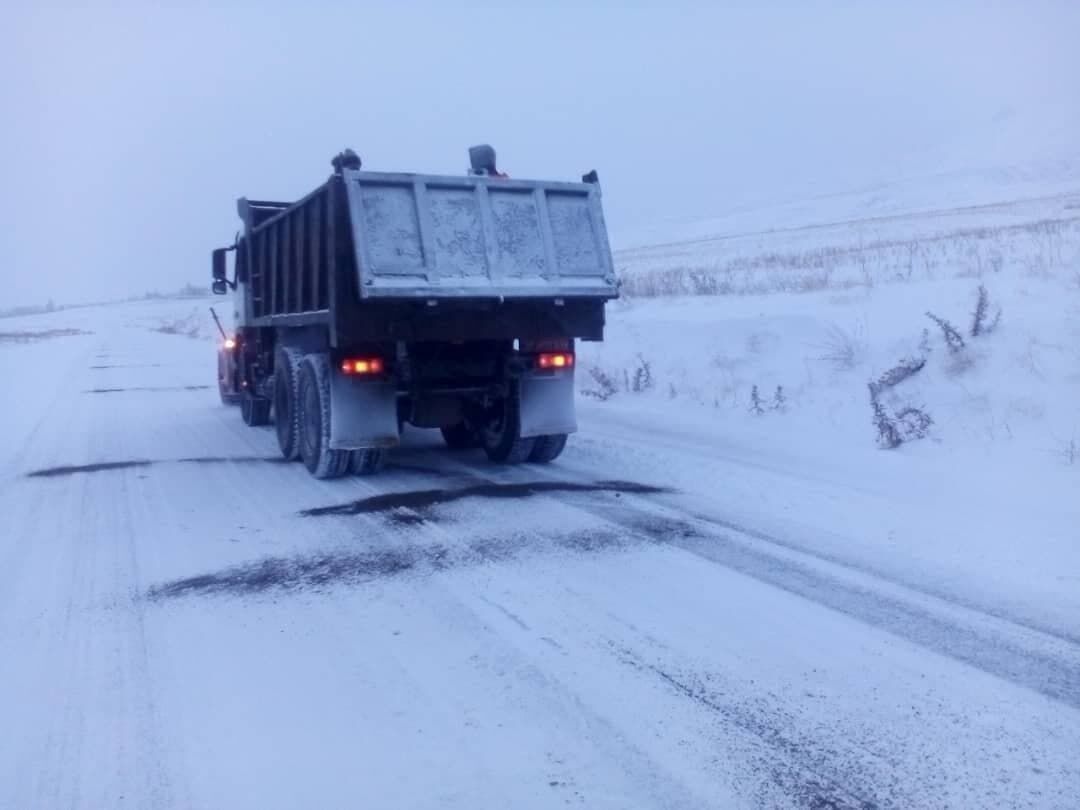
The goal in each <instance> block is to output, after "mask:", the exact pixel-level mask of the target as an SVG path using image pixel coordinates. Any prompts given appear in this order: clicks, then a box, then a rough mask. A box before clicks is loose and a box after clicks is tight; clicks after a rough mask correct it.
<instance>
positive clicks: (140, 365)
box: [90, 363, 161, 371]
mask: <svg viewBox="0 0 1080 810" xmlns="http://www.w3.org/2000/svg"><path fill="white" fill-rule="evenodd" d="M103 368H161V363H135V364H133V365H124V364H118V365H109V364H105V365H99V366H90V369H91V370H92V371H98V370H100V369H103Z"/></svg>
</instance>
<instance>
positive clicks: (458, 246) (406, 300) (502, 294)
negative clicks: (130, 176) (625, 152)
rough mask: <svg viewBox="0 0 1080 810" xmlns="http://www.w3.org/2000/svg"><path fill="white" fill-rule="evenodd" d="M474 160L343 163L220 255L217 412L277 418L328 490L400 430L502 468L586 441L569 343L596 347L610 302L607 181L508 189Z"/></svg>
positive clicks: (349, 158)
mask: <svg viewBox="0 0 1080 810" xmlns="http://www.w3.org/2000/svg"><path fill="white" fill-rule="evenodd" d="M470 157H471V158H472V159H473V167H472V173H471V174H469V175H466V176H460V177H459V176H443V175H419V174H391V173H383V172H368V171H362V170H361V169H360V161H359V158H357V157H356V156H355V155H354V154H352V153H351V152H346V153H342V155H339V156H338V158H335V160H334V167H335V172H334V174H333V175H332V176H331V177H330V179H329V180H327V182H326V183H324V184H323V185H321V186H319V187H318V188H317V189H316V190H315V191H313V192H312V193H311V194H309V195H307V196H306V197H304V198H303V199H301V200H299V201H297V202H295V203H285V202H270V201H257V200H248V199H244V198H241V199H240V200H239V202H238V206H237V207H238V213H239V215H240V218H241V219H242V220H243V223H244V231H243V234H242V236H240V237H239V238H238V239H237V241H236V243H235V244H234V245H233V246H232V247H231V248H220V249H218V250H215V251H214V255H213V278H214V291H215V292H218V293H222V294H224V293H226V292H228V291H229V289H230V288H231V289H232V290H233V291H234V297H235V303H236V307H235V310H234V319H235V322H236V334H235V335H234V336H232V337H231V338H230V339H229V340H227V341H225V342H224V343H223V345H222V349H221V356H220V357H219V375H218V379H219V386H220V388H221V393H222V400H223V401H225V402H232V401H239V402H240V405H241V412H242V414H243V416H244V420H245V421H246V422H247V423H248V424H250V425H259V424H268V423H269V422H270V421H271V417H272V420H273V422H274V424H275V428H276V430H277V434H278V441H279V445H280V447H281V450H282V453H283V454H284V455H285V456H286V457H287V458H301V459H302V460H303V461H304V463H305V464H306V465H307V467H308V469H309V470H310V471H311V472H312V473H313V474H314V475H316V476H318V477H334V476H337V475H341V474H344V473H345V472H348V471H350V470H352V471H353V472H372V471H374V470H376V469H378V467H379V466H380V463H381V460H382V458H383V451H384V449H385V448H387V447H391V446H393V445H395V444H396V443H397V442H398V439H399V437H400V432H401V428H402V425H404V424H405V423H411V424H413V425H416V426H419V427H432V428H440V429H441V430H442V432H443V436H444V437H445V439H446V442H447V443H448V444H449V445H450V446H451V447H454V448H462V449H463V448H468V447H473V446H476V447H483V448H484V450H485V451H486V452H487V454H488V456H489V457H491V458H492V459H493V460H495V461H500V462H518V461H535V462H543V461H550V460H552V459H554V458H555V457H556V456H558V454H559V453H560V452H561V451H562V448H563V446H564V445H565V443H566V437H567V435H568V434H569V433H572V432H574V431H575V430H576V429H577V422H576V418H575V415H574V365H575V363H574V358H575V355H574V344H575V341H576V340H578V339H583V340H601V339H602V338H603V328H604V305H605V303H606V301H607V300H609V299H611V298H614V297H615V296H616V295H617V288H616V281H615V273H614V268H613V265H612V259H611V250H610V247H609V245H608V239H607V230H606V228H605V225H604V217H603V211H602V208H601V196H600V187H599V185H598V183H597V182H596V174H595V172H593V173H590V174H589V175H586V176H585V177H583V178H582V182H580V183H567V182H552V181H534V180H517V179H509V178H506V177H505V175H502V174H500V173H499V172H498V171H497V170H496V169H495V163H494V151H493V150H491V149H490V147H474V149H472V150H470ZM229 253H233V254H234V257H235V260H234V271H233V274H232V278H231V279H230V278H229V273H228V268H227V254H229Z"/></svg>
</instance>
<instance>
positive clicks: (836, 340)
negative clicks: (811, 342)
mask: <svg viewBox="0 0 1080 810" xmlns="http://www.w3.org/2000/svg"><path fill="white" fill-rule="evenodd" d="M818 348H820V349H821V354H820V355H818V359H819V360H821V361H823V362H826V363H828V364H829V365H830V366H832V367H833V368H834V369H836V370H837V371H851V370H852V369H854V368H855V367H856V366H858V365H860V364H861V363H862V360H863V358H864V357H865V356H866V340H865V338H864V337H863V335H862V332H861V330H856V331H854V332H847V331H845V330H843V329H841V328H840V327H839V326H837V325H836V324H832V325H831V326H830V327H829V329H828V331H827V332H826V333H825V339H824V340H823V341H822V343H821V344H820V346H819V347H818Z"/></svg>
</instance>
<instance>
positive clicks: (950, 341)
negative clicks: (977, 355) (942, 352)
mask: <svg viewBox="0 0 1080 810" xmlns="http://www.w3.org/2000/svg"><path fill="white" fill-rule="evenodd" d="M926 317H927V318H929V319H930V320H932V321H933V322H934V323H936V324H937V325H938V326H940V327H941V333H942V334H943V335H944V336H945V345H946V346H948V347H949V351H950V352H952V353H953V354H956V353H957V352H961V351H963V350H964V347H965V346H966V345H967V344H966V343H964V338H963V336H962V335H961V334H960V332H959V331H958V330H957V328H956V327H955V326H953V325H952V324H951V323H949V322H948V321H947V320H945V319H944V318H939V317H938V316H937V315H935V314H934V313H933V312H927V313H926Z"/></svg>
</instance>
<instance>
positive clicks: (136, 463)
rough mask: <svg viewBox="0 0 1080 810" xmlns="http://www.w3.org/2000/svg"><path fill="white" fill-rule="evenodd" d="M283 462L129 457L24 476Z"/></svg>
mask: <svg viewBox="0 0 1080 810" xmlns="http://www.w3.org/2000/svg"><path fill="white" fill-rule="evenodd" d="M256 463H260V464H285V463H287V461H286V459H284V458H281V457H280V456H193V457H192V458H175V459H164V460H162V459H159V460H157V461H152V460H150V459H130V460H128V461H100V462H97V463H95V464H73V465H66V466H63V467H46V468H45V469H42V470H34V471H33V472H28V473H26V476H25V477H26V478H56V477H59V476H64V475H76V474H77V473H96V472H108V471H109V470H126V469H130V468H132V467H152V466H153V465H155V464H256Z"/></svg>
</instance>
